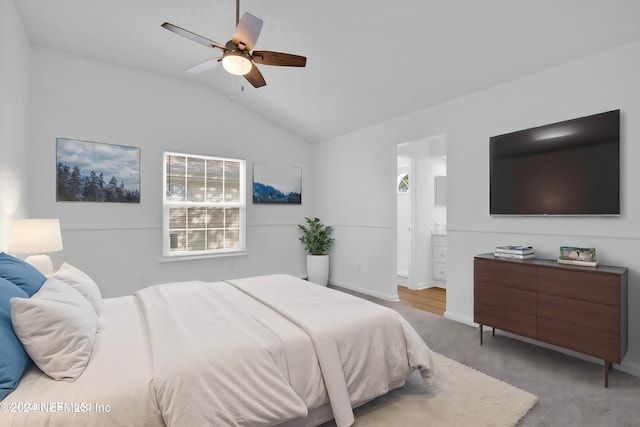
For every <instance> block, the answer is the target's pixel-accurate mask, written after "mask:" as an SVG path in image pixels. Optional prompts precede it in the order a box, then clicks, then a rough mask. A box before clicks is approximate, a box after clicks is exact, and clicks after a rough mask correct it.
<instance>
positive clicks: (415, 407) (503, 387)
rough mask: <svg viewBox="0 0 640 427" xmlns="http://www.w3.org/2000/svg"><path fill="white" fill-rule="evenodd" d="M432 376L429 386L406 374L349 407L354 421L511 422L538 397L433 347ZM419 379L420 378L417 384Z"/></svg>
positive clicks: (445, 426) (457, 426)
mask: <svg viewBox="0 0 640 427" xmlns="http://www.w3.org/2000/svg"><path fill="white" fill-rule="evenodd" d="M433 357H434V362H435V366H436V377H435V379H434V381H433V383H432V384H431V385H430V386H426V385H424V383H423V382H422V379H420V377H419V375H418V374H417V373H414V375H416V376H417V378H418V380H417V381H415V380H414V378H413V375H412V377H411V378H410V379H409V380H408V382H407V384H406V385H405V386H404V387H401V388H400V389H397V390H393V391H391V392H390V393H388V394H387V395H385V396H382V397H379V398H378V399H375V400H374V401H372V402H369V403H368V404H366V405H364V406H362V407H360V408H358V409H356V410H355V415H356V422H355V424H354V425H355V426H357V427H365V426H366V427H368V426H381V427H383V426H384V427H389V426H403V427H409V426H429V427H440V426H442V427H467V426H469V427H484V426H493V427H502V426H515V425H517V424H518V422H519V421H520V420H521V419H522V417H524V416H525V415H526V414H527V412H529V410H530V409H531V408H532V407H533V406H534V405H535V404H536V402H537V401H538V397H537V396H535V395H533V394H531V393H529V392H526V391H524V390H521V389H519V388H517V387H514V386H512V385H510V384H507V383H505V382H504V381H500V380H498V379H496V378H493V377H490V376H489V375H486V374H483V373H482V372H479V371H477V370H475V369H473V368H470V367H468V366H466V365H463V364H461V363H458V362H456V361H455V360H452V359H449V358H447V357H445V356H442V355H441V354H438V353H435V352H434V353H433ZM420 383H422V384H420Z"/></svg>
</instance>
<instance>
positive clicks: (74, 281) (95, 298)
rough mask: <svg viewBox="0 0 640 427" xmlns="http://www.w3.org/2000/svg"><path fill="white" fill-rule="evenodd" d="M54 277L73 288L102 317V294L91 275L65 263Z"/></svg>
mask: <svg viewBox="0 0 640 427" xmlns="http://www.w3.org/2000/svg"><path fill="white" fill-rule="evenodd" d="M52 277H53V278H54V279H58V280H62V281H63V282H64V283H66V284H67V285H70V286H73V287H74V288H75V289H76V290H77V291H78V292H80V293H81V294H82V295H83V296H84V297H85V298H86V299H87V301H89V303H91V305H92V306H93V309H94V310H95V311H96V314H97V315H98V316H100V313H101V312H102V294H101V293H100V288H99V287H98V285H97V284H96V282H94V281H93V279H92V278H91V277H89V275H87V274H86V273H85V272H83V271H81V270H80V269H78V268H76V267H74V266H72V265H71V264H69V263H66V262H63V263H62V265H61V266H60V269H58V271H56V272H55V273H53V276H52Z"/></svg>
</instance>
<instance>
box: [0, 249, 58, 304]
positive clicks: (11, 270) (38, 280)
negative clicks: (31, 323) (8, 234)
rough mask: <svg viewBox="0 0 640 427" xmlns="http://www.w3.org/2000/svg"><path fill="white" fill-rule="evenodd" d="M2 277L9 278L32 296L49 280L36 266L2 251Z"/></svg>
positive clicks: (0, 263) (0, 270)
mask: <svg viewBox="0 0 640 427" xmlns="http://www.w3.org/2000/svg"><path fill="white" fill-rule="evenodd" d="M0 277H1V278H3V279H7V280H8V281H10V282H11V283H13V284H14V285H16V286H18V287H19V288H21V289H22V290H23V291H25V292H26V293H27V295H28V296H31V295H33V294H35V293H36V292H38V290H39V289H40V287H41V286H42V284H43V283H44V282H45V281H46V280H47V278H46V277H45V276H44V274H42V273H40V272H39V271H38V270H37V269H36V268H35V267H34V266H32V265H31V264H29V263H26V262H24V261H23V260H21V259H18V258H16V257H14V256H11V255H9V254H7V253H4V252H2V253H0Z"/></svg>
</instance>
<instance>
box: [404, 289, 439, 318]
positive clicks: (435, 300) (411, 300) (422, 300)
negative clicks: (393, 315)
mask: <svg viewBox="0 0 640 427" xmlns="http://www.w3.org/2000/svg"><path fill="white" fill-rule="evenodd" d="M398 297H400V302H401V303H403V304H406V305H409V306H411V307H414V308H418V309H420V310H424V311H428V312H429V313H434V314H438V315H440V316H443V315H444V311H445V309H446V307H447V291H446V289H443V288H427V289H421V290H419V291H414V290H411V289H408V288H406V287H404V286H398Z"/></svg>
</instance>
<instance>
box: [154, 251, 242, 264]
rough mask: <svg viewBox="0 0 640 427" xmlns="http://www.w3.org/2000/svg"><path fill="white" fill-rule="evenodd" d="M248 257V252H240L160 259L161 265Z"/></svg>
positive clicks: (175, 256)
mask: <svg viewBox="0 0 640 427" xmlns="http://www.w3.org/2000/svg"><path fill="white" fill-rule="evenodd" d="M243 256H247V252H246V251H240V252H228V253H224V254H202V255H171V256H166V255H165V256H163V257H162V258H161V259H160V263H165V262H180V261H198V260H204V259H216V258H233V257H243Z"/></svg>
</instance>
